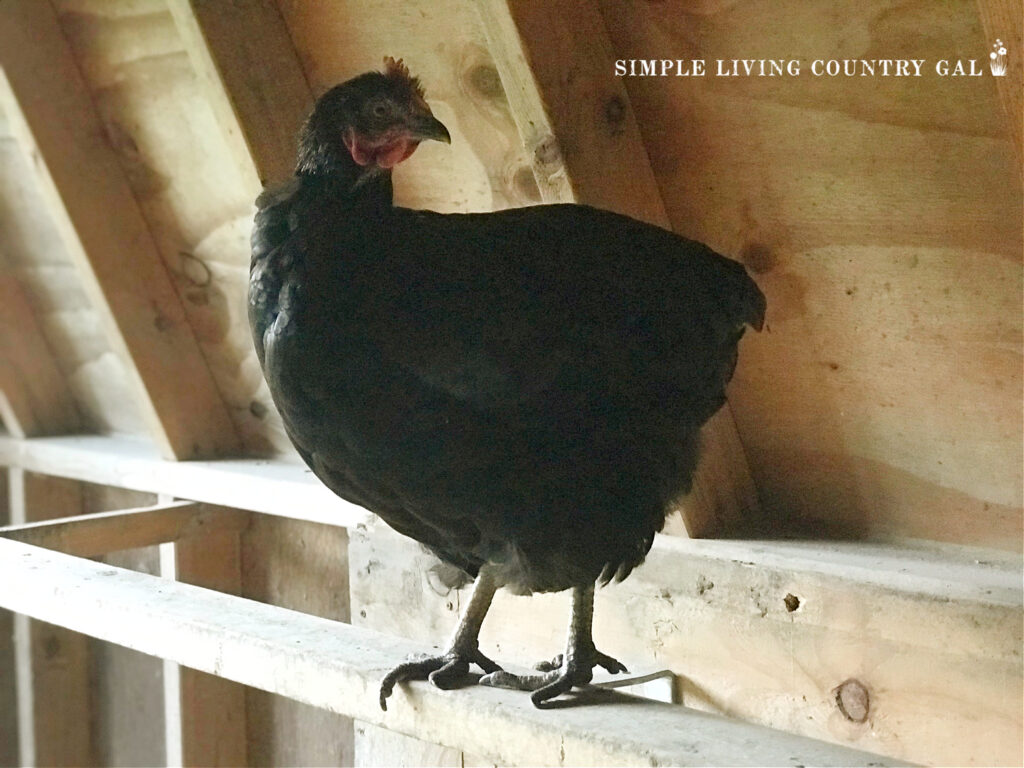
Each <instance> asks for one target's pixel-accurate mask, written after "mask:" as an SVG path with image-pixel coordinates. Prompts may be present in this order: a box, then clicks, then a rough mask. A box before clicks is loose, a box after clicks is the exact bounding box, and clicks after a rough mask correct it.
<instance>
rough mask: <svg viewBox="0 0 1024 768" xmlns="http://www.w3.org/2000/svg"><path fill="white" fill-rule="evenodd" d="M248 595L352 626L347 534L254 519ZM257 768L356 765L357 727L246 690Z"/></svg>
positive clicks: (246, 555) (246, 558)
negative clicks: (353, 728)
mask: <svg viewBox="0 0 1024 768" xmlns="http://www.w3.org/2000/svg"><path fill="white" fill-rule="evenodd" d="M241 546H242V549H241V552H242V592H241V594H242V595H243V596H244V597H247V598H249V599H251V600H259V601H260V602H264V603H270V604H271V605H277V606H280V607H282V608H288V609H290V610H295V611H301V612H303V613H307V614H312V615H314V616H320V617H322V618H326V619H331V620H333V621H345V622H347V621H348V620H349V596H348V592H349V590H348V578H349V575H348V534H347V532H346V531H345V530H344V529H343V528H338V527H335V526H327V525H319V524H316V523H310V522H305V521H300V520H285V519H276V518H271V517H267V516H264V515H255V516H253V522H252V525H251V526H250V527H249V529H248V530H247V531H246V532H245V533H244V535H243V536H242V545H241ZM245 713H246V745H247V750H248V760H249V765H254V766H278V765H305V766H337V765H353V764H355V763H353V732H352V720H351V719H350V718H348V717H345V716H343V715H339V714H336V713H334V712H329V711H327V710H324V709H318V708H316V707H311V706H309V705H308V704H305V703H303V702H300V701H295V700H293V699H290V698H286V697H284V696H281V695H277V694H274V693H270V692H267V691H261V690H258V689H256V688H246V689H245Z"/></svg>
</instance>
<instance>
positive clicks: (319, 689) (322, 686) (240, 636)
mask: <svg viewBox="0 0 1024 768" xmlns="http://www.w3.org/2000/svg"><path fill="white" fill-rule="evenodd" d="M27 573H32V574H33V576H34V578H33V579H29V580H27V581H28V582H29V583H28V585H27V587H26V588H25V589H24V590H19V591H17V592H0V605H3V606H5V607H7V608H11V609H14V610H20V611H30V612H31V613H32V615H34V616H36V617H38V618H44V619H58V618H59V620H61V621H64V622H66V623H67V624H68V625H69V626H71V627H74V628H76V629H78V630H85V631H88V632H90V633H95V634H96V635H97V636H98V637H101V638H103V639H107V640H116V641H117V642H119V643H122V644H124V645H126V646H128V647H132V648H135V649H137V650H142V651H145V652H147V653H150V654H153V655H156V656H160V657H163V658H169V659H173V660H174V661H177V662H179V663H182V664H186V665H188V666H191V667H194V668H196V669H200V670H204V671H214V670H216V671H217V672H218V674H220V675H222V676H224V677H226V678H228V679H232V680H236V681H238V682H244V683H247V684H252V685H257V686H260V687H262V688H265V689H268V690H271V691H275V692H279V693H283V694H286V695H288V696H289V697H292V698H295V699H298V700H300V701H305V702H307V703H310V704H314V705H317V706H320V707H323V708H326V709H330V710H332V711H335V712H339V713H344V714H346V715H349V716H354V717H356V718H360V719H363V720H367V721H369V722H370V723H372V724H374V725H386V726H387V727H388V728H391V729H393V730H397V731H399V732H401V733H405V734H407V735H412V736H415V737H417V738H423V737H429V738H431V739H434V740H436V741H439V742H441V743H442V744H445V745H447V746H449V747H453V748H456V749H461V750H465V751H469V752H472V753H478V754H484V755H486V756H487V757H488V758H490V759H492V760H494V761H495V763H500V764H524V765H549V764H556V763H564V764H568V765H620V766H621V765H651V764H655V765H657V764H661V765H680V766H685V765H708V764H712V765H714V764H722V765H743V764H757V765H763V764H765V763H768V764H790V763H803V764H809V763H810V764H815V765H853V764H858V765H859V764H866V763H867V762H868V761H870V762H873V763H877V764H879V765H890V764H894V763H896V761H891V760H887V759H886V758H884V757H878V756H875V755H871V754H869V753H865V752H862V751H858V750H851V749H849V748H847V747H840V746H836V745H833V744H826V743H823V742H820V741H814V740H811V739H805V738H800V737H796V736H792V735H790V734H785V733H779V732H772V731H770V730H767V729H764V728H761V727H759V726H754V725H750V724H747V723H740V722H736V721H730V720H728V719H726V718H721V717H716V716H713V715H709V714H706V713H696V712H693V711H692V710H687V709H686V708H684V707H676V706H672V705H670V704H659V703H656V702H637V701H636V700H631V699H630V698H629V697H625V696H621V695H618V694H615V693H612V692H606V693H604V694H600V695H599V696H597V697H595V698H598V699H599V700H600V701H601V706H589V707H588V706H581V707H569V708H563V709H555V710H543V711H542V710H538V709H537V708H535V707H533V706H532V704H530V703H529V702H528V697H525V696H523V695H522V694H521V693H519V694H517V693H516V692H514V691H502V690H498V689H488V688H483V687H477V688H474V689H471V690H467V691H461V692H458V693H457V694H453V693H452V692H447V691H438V690H437V689H435V688H433V687H432V686H430V685H429V684H426V683H414V684H412V685H409V686H406V687H405V689H404V690H403V691H402V693H403V695H402V696H401V697H395V699H394V700H393V701H392V703H391V706H390V707H389V709H388V711H387V712H386V713H385V712H382V711H381V709H380V707H379V705H378V702H377V696H376V693H377V685H378V683H379V680H380V675H381V674H383V673H384V671H385V670H386V669H388V668H389V667H391V666H392V665H394V664H395V663H396V662H399V661H400V660H401V659H402V658H403V657H405V656H408V655H410V654H411V653H415V652H419V651H423V650H425V649H426V648H427V647H428V646H426V645H425V644H424V643H422V642H410V641H403V640H399V639H396V638H393V637H389V636H387V635H382V634H379V633H376V632H371V631H369V630H365V629H359V628H356V627H353V626H351V625H348V624H342V623H339V622H331V621H327V620H325V619H321V618H319V617H316V616H309V615H305V614H302V613H298V612H295V611H288V610H285V609H282V608H277V607H274V606H268V605H262V604H260V603H257V602H255V601H251V600H239V599H238V598H233V597H230V596H227V595H221V594H218V593H217V592H214V591H212V590H204V589H200V588H197V587H192V586H190V585H186V584H177V583H171V582H166V581H164V582H162V583H160V589H161V600H160V601H156V602H155V601H153V600H152V590H153V588H154V584H153V580H154V577H151V576H148V575H145V574H138V573H132V572H131V571H125V570H122V569H114V568H112V567H111V566H109V565H104V564H97V563H92V562H89V561H87V560H82V559H81V558H72V557H68V556H67V555H61V554H60V553H56V552H52V551H49V550H44V549H40V548H38V547H35V548H33V547H30V546H28V545H25V544H21V543H19V542H14V541H9V540H6V539H0V579H3V580H9V581H20V580H22V579H24V577H25V575H26V574H27ZM752 744H756V745H757V748H756V751H752V749H751V745H752Z"/></svg>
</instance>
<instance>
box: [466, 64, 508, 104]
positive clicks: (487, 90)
mask: <svg viewBox="0 0 1024 768" xmlns="http://www.w3.org/2000/svg"><path fill="white" fill-rule="evenodd" d="M468 79H469V84H470V85H471V86H472V87H473V90H474V91H476V92H477V93H479V94H480V95H481V96H486V97H487V98H489V99H497V98H501V97H502V96H504V95H505V90H504V89H503V88H502V87H501V77H499V75H498V70H497V69H495V68H494V66H492V65H491V64H477V65H476V66H475V67H473V68H472V69H471V70H470V71H469V77H468Z"/></svg>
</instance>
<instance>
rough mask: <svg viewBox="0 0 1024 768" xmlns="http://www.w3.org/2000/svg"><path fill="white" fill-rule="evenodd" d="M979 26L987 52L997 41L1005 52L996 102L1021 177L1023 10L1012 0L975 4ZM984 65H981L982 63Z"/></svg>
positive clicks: (1023, 163)
mask: <svg viewBox="0 0 1024 768" xmlns="http://www.w3.org/2000/svg"><path fill="white" fill-rule="evenodd" d="M977 3H978V13H979V15H980V16H981V26H982V29H984V30H985V39H986V40H987V41H988V42H989V49H988V52H989V53H992V46H993V45H994V44H995V41H996V40H1002V41H1003V43H1004V45H1005V47H1006V49H1007V57H1006V63H1007V69H1006V74H1005V75H1004V76H1002V77H1000V78H997V79H996V88H997V89H998V91H999V99H1000V101H1002V103H1003V112H1004V117H1005V123H1006V129H1007V132H1008V133H1009V135H1010V137H1011V138H1012V139H1013V143H1014V146H1015V147H1016V149H1017V160H1018V162H1019V163H1021V165H1020V169H1021V173H1022V175H1024V56H1022V55H1021V53H1022V52H1024V10H1022V9H1021V5H1020V3H1018V2H1015V1H1014V0H977ZM983 65H984V62H983Z"/></svg>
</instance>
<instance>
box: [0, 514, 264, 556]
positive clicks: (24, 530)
mask: <svg viewBox="0 0 1024 768" xmlns="http://www.w3.org/2000/svg"><path fill="white" fill-rule="evenodd" d="M248 522H249V513H248V512H242V511H239V510H235V509H228V508H225V507H211V506H209V505H206V504H197V503H195V502H191V501H177V502H172V503H170V504H159V505H157V506H153V507H142V508H140V509H123V510H117V511H114V512H99V513H97V514H92V515H83V516H78V517H65V518H62V519H58V520H49V521H46V522H36V523H27V524H25V525H12V526H8V527H5V528H0V537H3V538H7V539H11V540H12V541H21V542H24V543H25V544H31V545H33V546H36V547H44V548H46V549H52V550H55V551H57V552H63V553H64V554H67V555H75V556H76V557H97V556H98V555H106V554H108V553H110V552H120V551H121V550H125V549H136V548H138V547H149V546H153V545H154V544H165V543H173V542H176V541H180V540H182V539H187V538H189V537H192V536H203V537H208V536H215V535H218V534H221V533H223V532H225V531H228V532H232V531H233V532H235V533H236V534H237V532H238V531H239V530H240V529H241V528H243V527H244V526H245V525H246V524H247V523H248Z"/></svg>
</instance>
